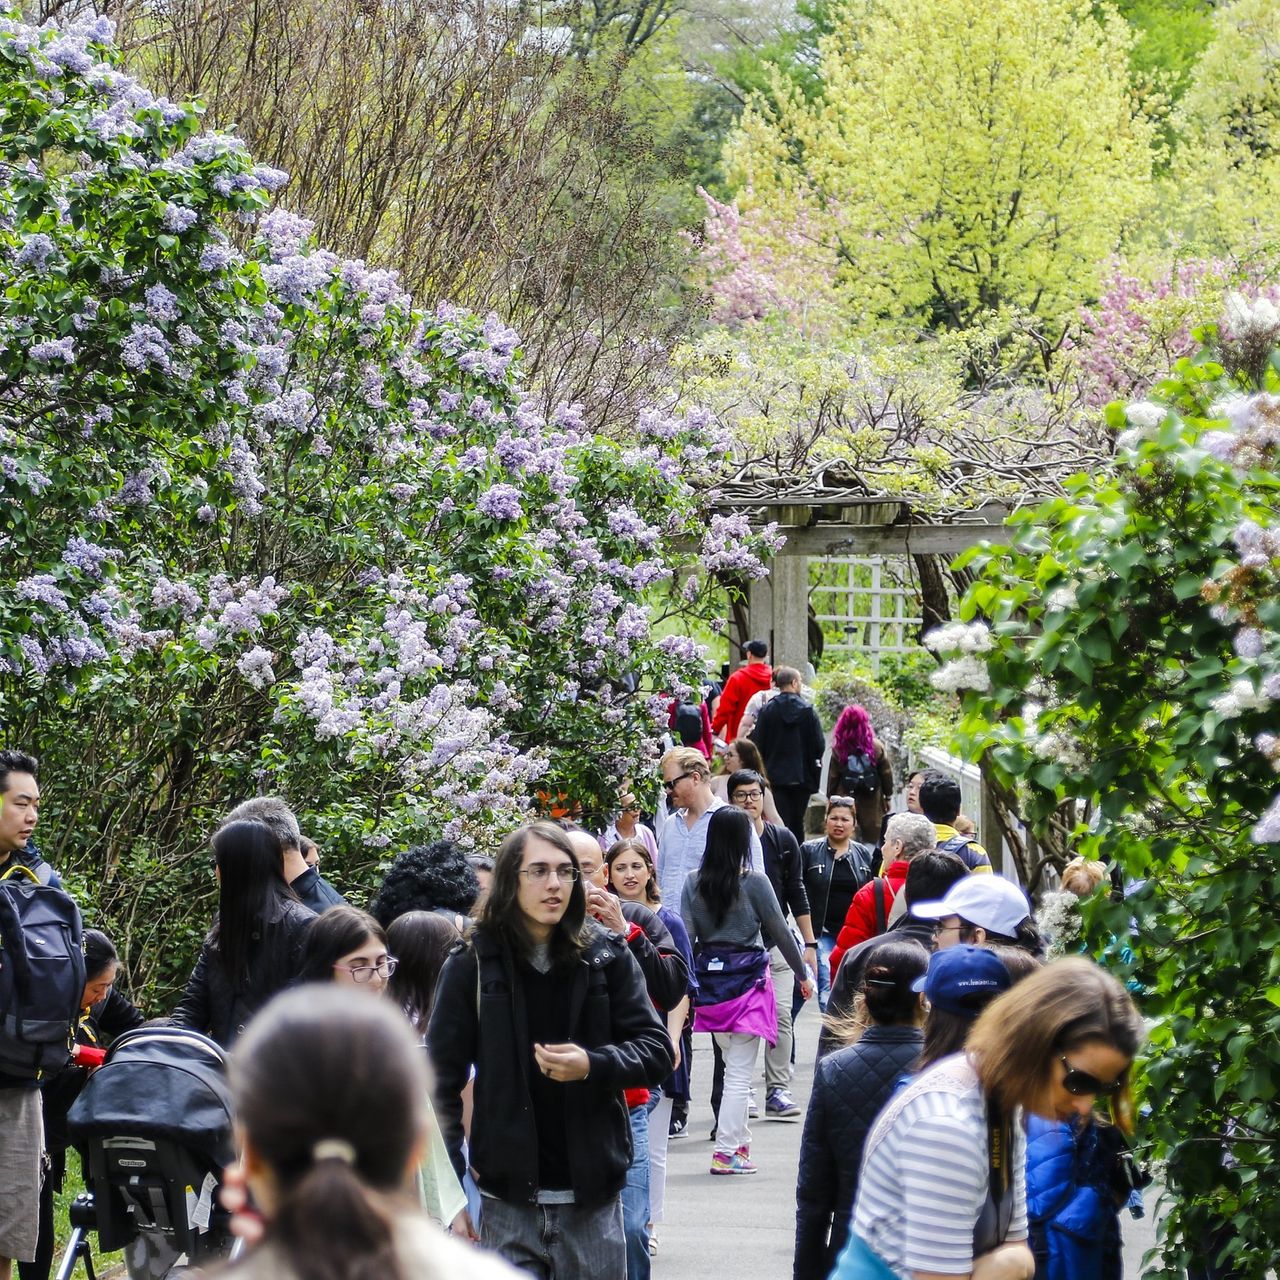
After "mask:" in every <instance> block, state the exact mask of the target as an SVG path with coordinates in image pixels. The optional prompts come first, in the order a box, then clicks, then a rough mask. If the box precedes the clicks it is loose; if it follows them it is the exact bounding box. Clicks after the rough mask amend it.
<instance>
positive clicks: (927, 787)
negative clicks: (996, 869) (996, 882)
mask: <svg viewBox="0 0 1280 1280" xmlns="http://www.w3.org/2000/svg"><path fill="white" fill-rule="evenodd" d="M920 812H921V813H923V814H924V816H925V817H926V818H928V819H929V821H930V822H932V823H933V825H934V827H935V829H936V830H937V833H938V848H939V849H941V850H942V852H943V853H954V854H956V855H958V856H959V857H960V859H961V860H962V861H963V862H964V864H965V866H966V867H968V868H969V870H970V871H985V872H987V873H988V874H990V873H991V871H992V870H993V868H992V866H991V858H990V856H989V855H988V854H987V851H986V850H985V849H984V848H983V847H982V846H981V845H980V844H979V843H978V842H977V840H975V839H974V838H973V836H972V835H970V834H968V833H967V832H962V831H958V830H957V829H956V825H955V822H956V819H957V818H958V817H959V816H960V784H959V783H958V782H957V781H956V780H955V779H954V778H953V777H952V776H951V775H950V774H949V773H943V772H942V770H941V769H927V770H925V774H924V777H923V778H921V779H920Z"/></svg>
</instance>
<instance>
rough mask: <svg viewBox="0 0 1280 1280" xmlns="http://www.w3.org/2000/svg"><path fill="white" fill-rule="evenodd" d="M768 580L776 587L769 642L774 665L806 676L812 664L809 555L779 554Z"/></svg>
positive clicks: (773, 587) (774, 588)
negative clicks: (771, 632)
mask: <svg viewBox="0 0 1280 1280" xmlns="http://www.w3.org/2000/svg"><path fill="white" fill-rule="evenodd" d="M769 580H770V584H771V586H772V589H773V634H772V636H771V637H770V643H769V650H770V656H771V658H772V660H773V665H774V666H775V667H777V666H785V667H795V668H796V670H797V671H799V672H800V674H801V675H802V676H803V675H804V673H805V671H806V669H807V668H808V664H809V557H808V556H796V555H792V556H787V555H783V556H778V557H777V558H776V559H775V560H774V562H773V565H772V567H771V568H770V571H769ZM753 603H754V599H753Z"/></svg>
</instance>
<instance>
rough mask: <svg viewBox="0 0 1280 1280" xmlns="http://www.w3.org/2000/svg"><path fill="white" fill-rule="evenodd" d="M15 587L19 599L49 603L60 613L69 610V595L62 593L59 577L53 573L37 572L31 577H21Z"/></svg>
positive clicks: (34, 602) (35, 602) (36, 602)
mask: <svg viewBox="0 0 1280 1280" xmlns="http://www.w3.org/2000/svg"><path fill="white" fill-rule="evenodd" d="M13 589H14V594H15V595H17V597H18V599H19V600H30V601H31V602H32V603H33V604H47V605H49V606H50V607H51V608H52V609H54V610H55V611H56V612H58V613H66V611H67V597H66V596H64V595H63V594H62V590H61V588H60V587H59V586H58V581H57V579H56V578H55V577H54V576H53V574H51V573H37V574H33V575H32V576H31V577H29V578H21V579H19V580H18V582H17V583H15V584H14V588H13Z"/></svg>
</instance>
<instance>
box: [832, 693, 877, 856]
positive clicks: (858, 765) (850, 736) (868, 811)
mask: <svg viewBox="0 0 1280 1280" xmlns="http://www.w3.org/2000/svg"><path fill="white" fill-rule="evenodd" d="M827 796H828V798H830V797H831V796H849V797H850V798H851V799H852V800H853V806H854V814H855V815H856V817H857V830H856V832H855V838H856V839H858V840H861V841H864V842H865V843H867V844H878V843H879V841H880V833H881V831H882V830H883V829H884V819H885V814H887V813H888V812H889V801H890V800H891V798H892V797H893V769H892V768H891V767H890V765H889V757H888V756H887V755H886V754H885V749H884V744H883V743H882V742H880V740H879V739H878V738H877V737H876V735H875V733H874V732H873V730H872V728H871V717H870V716H868V715H867V713H866V710H865V709H864V708H862V707H860V706H859V705H858V704H857V703H856V702H854V703H851V704H850V705H849V706H847V707H845V709H844V710H843V711H842V712H841V713H840V715H839V718H838V719H837V720H836V727H835V728H834V729H833V730H832V732H831V763H830V764H829V765H828V766H827Z"/></svg>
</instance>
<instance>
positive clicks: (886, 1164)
mask: <svg viewBox="0 0 1280 1280" xmlns="http://www.w3.org/2000/svg"><path fill="white" fill-rule="evenodd" d="M988 1160H989V1157H988V1150H987V1114H986V1105H985V1102H984V1100H983V1096H982V1090H981V1088H980V1087H979V1085H978V1077H977V1074H976V1073H975V1072H974V1069H973V1067H972V1065H971V1064H970V1062H969V1060H968V1059H967V1058H966V1057H965V1056H964V1055H963V1054H956V1055H954V1056H953V1057H950V1058H944V1059H943V1060H942V1061H941V1062H939V1063H937V1064H935V1065H934V1066H933V1067H932V1068H930V1070H928V1071H926V1072H925V1073H924V1075H922V1076H920V1077H918V1078H917V1079H916V1080H914V1081H913V1082H912V1083H911V1084H910V1085H908V1086H907V1088H906V1089H905V1090H903V1091H902V1092H901V1093H899V1094H898V1096H897V1097H896V1098H894V1099H893V1100H892V1101H891V1102H890V1103H889V1104H888V1106H887V1107H885V1109H884V1111H882V1112H881V1113H880V1117H879V1119H878V1120H877V1121H876V1125H875V1128H874V1129H873V1130H872V1132H871V1136H870V1137H869V1138H868V1139H867V1146H866V1151H865V1153H864V1155H863V1160H862V1176H861V1178H860V1180H859V1182H858V1200H857V1204H856V1205H855V1207H854V1211H853V1229H854V1231H856V1232H857V1234H858V1235H859V1236H861V1237H862V1239H863V1240H865V1241H866V1242H867V1244H869V1245H870V1246H871V1247H872V1248H873V1249H874V1250H875V1251H876V1252H877V1253H878V1254H879V1255H880V1256H881V1258H883V1259H884V1261H885V1262H886V1263H888V1265H889V1266H890V1267H892V1268H893V1269H894V1271H896V1272H897V1273H898V1275H900V1276H904V1277H907V1278H908V1280H909V1278H910V1276H911V1274H912V1272H914V1271H936V1272H938V1273H940V1274H942V1275H967V1274H968V1273H969V1272H970V1271H972V1270H973V1229H974V1225H975V1224H976V1223H977V1221H978V1216H979V1214H980V1213H981V1211H982V1206H983V1205H984V1204H985V1202H986V1199H987V1183H988V1181H989V1178H990V1170H989V1165H988ZM1026 1162H1027V1141H1026V1135H1025V1133H1024V1132H1023V1128H1022V1125H1021V1123H1020V1122H1016V1123H1015V1124H1014V1125H1013V1173H1014V1179H1013V1196H1014V1202H1013V1203H1014V1208H1013V1218H1012V1221H1011V1222H1010V1224H1009V1231H1008V1234H1007V1236H1006V1239H1007V1240H1010V1241H1013V1240H1025V1239H1026V1235H1027V1204H1026V1199H1027V1184H1026Z"/></svg>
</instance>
